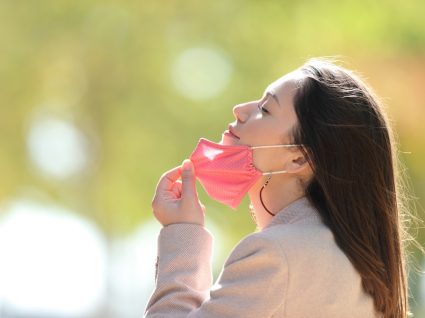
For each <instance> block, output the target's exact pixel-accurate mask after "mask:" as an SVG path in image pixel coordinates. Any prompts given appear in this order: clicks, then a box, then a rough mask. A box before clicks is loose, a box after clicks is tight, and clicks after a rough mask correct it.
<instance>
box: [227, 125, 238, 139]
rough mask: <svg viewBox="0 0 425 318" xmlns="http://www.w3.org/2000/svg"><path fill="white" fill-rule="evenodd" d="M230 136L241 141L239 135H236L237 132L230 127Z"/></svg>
mask: <svg viewBox="0 0 425 318" xmlns="http://www.w3.org/2000/svg"><path fill="white" fill-rule="evenodd" d="M228 131H229V134H230V135H232V136H233V137H235V138H236V139H240V138H239V136H238V135H236V134H235V131H234V130H233V127H232V126H230V125H229V127H228Z"/></svg>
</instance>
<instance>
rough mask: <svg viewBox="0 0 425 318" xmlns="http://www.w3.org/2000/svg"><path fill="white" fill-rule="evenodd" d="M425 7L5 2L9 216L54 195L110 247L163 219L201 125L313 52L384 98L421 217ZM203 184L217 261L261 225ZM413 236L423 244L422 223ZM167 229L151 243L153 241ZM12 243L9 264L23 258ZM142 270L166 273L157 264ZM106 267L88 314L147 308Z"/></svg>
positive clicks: (4, 199)
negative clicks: (172, 175) (134, 304)
mask: <svg viewBox="0 0 425 318" xmlns="http://www.w3.org/2000/svg"><path fill="white" fill-rule="evenodd" d="M424 13H425V2H424V1H421V0H410V1H395V0H389V1H372V0H368V1H365V0H359V1H314V0H312V1H286V0H284V1H278V0H266V1H258V0H257V1H254V0H251V1H240V0H239V1H221V0H218V1H194V0H188V1H164V0H160V1H152V0H146V1H81V0H75V1H61V0H59V1H58V0H56V1H12V0H9V1H8V0H0V83H1V85H0V100H1V106H0V107H1V116H0V145H1V148H0V171H1V178H0V204H1V205H2V206H3V208H2V209H1V210H0V218H1V217H3V219H5V218H6V216H7V214H8V213H12V212H10V211H11V209H10V206H13V202H16V201H17V200H18V201H19V200H21V201H22V200H27V201H28V200H29V201H31V202H38V204H45V203H46V202H49V204H54V205H55V206H60V207H63V208H65V209H67V210H69V211H72V212H71V214H75V215H78V216H79V217H81V218H83V219H84V220H88V222H91V224H93V226H94V227H96V229H97V230H98V231H99V232H100V233H101V235H102V237H103V239H102V240H103V242H104V243H102V244H104V246H105V248H106V250H107V251H109V250H110V248H111V246H113V245H114V242H115V240H116V239H117V238H122V237H125V236H126V235H128V234H129V233H133V232H134V231H136V229H137V228H139V227H140V226H143V225H144V224H148V223H149V222H151V221H152V219H153V216H152V214H151V208H150V203H151V199H152V196H153V192H154V189H155V186H156V182H157V181H158V179H159V177H160V175H161V174H162V173H163V172H164V171H166V170H168V169H170V168H172V167H174V166H176V165H179V164H180V163H181V162H182V161H183V159H185V158H187V157H188V156H189V155H190V153H191V151H192V150H193V149H194V147H195V145H196V143H197V141H198V139H199V138H200V137H206V138H208V139H211V140H216V141H217V140H219V138H220V136H221V133H222V131H223V130H225V129H226V127H227V124H228V123H230V122H232V121H233V120H234V118H233V115H232V107H233V106H234V105H236V104H237V103H240V102H243V101H248V100H252V99H257V98H259V97H260V96H261V95H262V93H263V91H264V89H265V87H266V86H267V85H268V84H269V83H270V82H272V81H273V80H275V79H276V78H278V77H280V76H281V75H283V74H285V73H287V72H289V71H291V70H293V69H295V68H297V67H299V66H300V65H301V64H302V63H303V62H304V61H305V60H306V59H308V58H310V57H315V56H337V57H338V58H339V59H341V60H342V61H344V65H345V66H346V67H348V68H351V69H354V70H356V71H358V72H359V73H360V74H362V75H363V76H364V78H365V79H366V80H367V82H368V83H370V84H371V86H372V87H373V88H374V89H375V91H376V92H377V93H378V95H379V96H381V97H382V99H383V100H384V103H385V105H386V107H387V109H388V113H389V115H390V117H391V118H392V120H393V124H394V128H395V131H396V133H397V135H398V138H399V143H400V151H401V152H402V154H401V159H402V161H403V162H404V163H405V166H406V174H407V175H408V176H409V178H410V180H411V184H412V192H411V195H412V196H413V197H415V198H416V199H415V200H414V203H415V204H412V206H414V205H416V210H417V214H418V217H419V218H422V217H423V211H424V210H423V208H422V206H423V204H424V196H425V166H424V164H423V162H424V159H425V143H424V135H425V125H424V123H423V120H424V118H425V102H424V101H425V89H424V84H425V22H424ZM199 191H200V195H201V199H202V201H203V202H204V203H205V205H206V206H207V209H208V211H207V215H208V219H207V226H210V228H211V231H212V232H213V233H214V234H215V235H216V237H217V240H218V243H217V250H216V255H215V258H216V261H215V264H216V265H215V274H217V272H218V271H219V270H220V267H221V265H222V261H223V260H224V259H225V258H226V257H227V255H228V253H229V252H230V250H231V249H232V248H233V246H234V245H235V244H236V243H237V242H238V241H239V240H240V239H241V238H242V237H243V236H244V235H246V234H248V233H250V232H252V231H253V230H254V225H253V223H252V221H251V218H250V216H249V212H248V207H247V206H248V202H247V200H245V201H244V202H243V204H242V205H241V206H240V207H239V209H238V211H237V212H235V211H232V210H231V209H229V208H227V207H225V206H223V205H220V204H218V203H215V202H213V201H212V200H211V199H209V198H208V197H207V196H206V195H205V193H204V192H203V190H202V189H201V188H200V187H199ZM40 202H41V203H40ZM0 221H1V219H0ZM24 223H25V222H24ZM28 226H29V227H31V224H29V225H28ZM0 231H1V227H0ZM23 233H25V232H23ZM412 233H413V234H415V235H417V238H418V240H419V241H420V242H421V244H423V243H424V241H425V233H424V231H423V230H418V229H416V230H415V229H413V230H412ZM156 235H157V231H153V232H152V234H151V236H148V237H144V239H143V240H144V241H143V244H145V245H150V246H155V244H156ZM5 237H6V238H7V236H5ZM51 240H52V241H54V240H55V238H54V237H51ZM8 243H10V242H8ZM10 244H12V243H10ZM140 244H142V243H140ZM6 245H7V244H6ZM9 246H13V245H9ZM0 247H1V245H0ZM28 248H30V247H28ZM76 249H78V247H76ZM118 249H119V248H118ZM136 250H137V249H136ZM138 251H139V252H140V253H143V251H142V248H140V250H138ZM15 252H17V253H18V252H20V253H25V251H22V250H21V251H15ZM1 253H2V250H1V248H0V271H1V267H2V265H1V262H3V263H4V262H8V260H9V262H12V261H13V258H11V257H10V256H9V257H8V256H7V255H15V254H13V253H12V252H10V253H12V254H7V253H4V254H3V255H2V254H1ZM411 253H412V259H415V260H416V262H417V263H418V265H419V267H421V268H423V266H422V259H421V257H420V255H419V254H418V253H417V251H416V250H414V249H412V250H411ZM106 254H108V252H107V253H106ZM54 258H55V255H52V259H54ZM106 258H107V260H106V261H105V262H106V268H109V270H110V268H111V266H110V264H109V263H108V262H109V258H108V257H106ZM46 261H50V260H46ZM28 262H29V263H28V264H27V266H28V267H25V268H26V269H28V268H30V267H31V263H30V262H31V260H28ZM142 262H144V263H146V268H148V267H150V266H153V264H154V261H152V260H150V259H144V260H142ZM10 266H11V268H13V266H14V265H13V264H12V265H10ZM140 270H141V269H140ZM108 273H110V272H108V271H106V274H105V275H106V276H108V275H109V274H108ZM143 274H144V273H142V275H143ZM17 275H18V276H19V273H18V274H17ZM1 277H2V276H1V274H0V278H1ZM143 277H146V279H147V280H148V281H149V284H151V285H149V286H152V284H153V279H152V277H150V276H148V275H145V276H143ZM129 279H130V278H129ZM106 280H107V283H105V286H104V287H103V289H102V290H103V292H102V295H103V296H102V299H103V302H102V301H100V302H99V304H100V305H97V306H95V307H96V309H93V310H92V311H91V313H88V312H85V313H84V312H81V313H75V314H73V315H74V316H75V317H77V316H78V317H79V316H81V317H115V316H116V317H125V316H127V317H133V316H134V317H135V316H137V315H136V314H135V313H130V312H128V313H126V314H123V313H121V314H117V313H116V312H119V311H113V310H111V309H108V308H107V306H106V305H105V302H106V301H105V299H106V300H108V299H111V298H113V297H114V293H115V292H114V290H115V289H114V287H113V284H112V285H111V284H110V282H109V280H108V278H106ZM143 284H144V283H143ZM146 284H148V283H146ZM422 284H423V285H422ZM0 285H1V280H0ZM421 286H425V283H422V282H421V279H420V278H419V276H418V275H417V274H415V273H414V272H413V273H412V276H411V287H410V288H411V297H412V299H411V303H412V309H413V311H414V313H415V314H416V317H425V311H424V306H425V304H424V303H423V299H424V297H425V295H424V294H423V292H421V288H422V289H423V290H425V287H421ZM64 288H65V287H64ZM124 288H125V286H124ZM105 290H106V291H105ZM57 292H59V293H60V291H57ZM134 292H136V291H133V293H134ZM6 294H7V291H3V298H2V293H1V288H0V316H1V314H2V313H3V316H4V317H13V314H14V313H15V312H19V310H20V309H19V308H15V309H13V308H12V307H13V306H10V303H13V300H11V298H10V297H11V296H10V297H9V296H5V295H6ZM122 297H123V298H125V296H122ZM131 297H134V295H132V296H131ZM146 297H147V296H145V298H146ZM124 301H125V300H123V302H124ZM143 301H145V300H143ZM2 304H3V306H2ZM8 304H9V305H8ZM102 304H103V305H102ZM17 307H19V306H17ZM2 308H3V309H2ZM5 308H6V309H5ZM139 309H140V308H139ZM2 310H3V311H2ZM31 310H32V313H31V315H32V316H31V317H35V316H36V315H40V317H41V316H42V314H40V313H39V312H35V311H36V309H31ZM31 310H30V311H31ZM46 310H47V309H46ZM34 312H35V313H34ZM40 312H42V311H40ZM114 312H115V313H114ZM43 315H45V316H49V315H50V316H52V317H59V316H61V315H62V316H64V317H65V316H69V314H68V315H65V314H63V313H62V314H59V313H55V311H54V310H51V312H48V310H47V311H45V312H44V314H43ZM139 315H140V313H139ZM29 316H30V314H28V317H29Z"/></svg>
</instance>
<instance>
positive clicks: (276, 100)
mask: <svg viewBox="0 0 425 318" xmlns="http://www.w3.org/2000/svg"><path fill="white" fill-rule="evenodd" d="M266 96H271V97H273V99H274V100H275V102H276V103H277V104H278V105H279V106H281V105H280V103H279V99H278V98H277V96H276V94H273V93H272V92H266Z"/></svg>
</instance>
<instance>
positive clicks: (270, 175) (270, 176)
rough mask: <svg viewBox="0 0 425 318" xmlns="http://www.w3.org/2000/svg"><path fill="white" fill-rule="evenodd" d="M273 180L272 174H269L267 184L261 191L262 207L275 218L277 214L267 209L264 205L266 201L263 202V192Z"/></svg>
mask: <svg viewBox="0 0 425 318" xmlns="http://www.w3.org/2000/svg"><path fill="white" fill-rule="evenodd" d="M271 178H272V174H269V177H268V178H267V180H266V182H265V183H264V185H263V186H262V187H261V190H260V202H261V205H262V206H263V208H264V210H266V212H267V213H268V214H270V215H271V216H275V215H276V214H274V213H272V212H271V211H270V210H269V209H267V208H266V206H265V205H264V201H263V190H264V188H265V187H266V186H267V185H268V184H269V181H270V179H271Z"/></svg>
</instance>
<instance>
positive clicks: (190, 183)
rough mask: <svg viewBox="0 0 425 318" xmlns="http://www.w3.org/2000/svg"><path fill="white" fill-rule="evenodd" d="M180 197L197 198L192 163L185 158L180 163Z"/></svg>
mask: <svg viewBox="0 0 425 318" xmlns="http://www.w3.org/2000/svg"><path fill="white" fill-rule="evenodd" d="M181 178H182V197H183V198H187V199H197V198H198V196H197V193H196V179H195V170H194V168H193V163H192V162H191V161H190V160H188V159H186V160H184V161H183V164H182V172H181Z"/></svg>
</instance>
